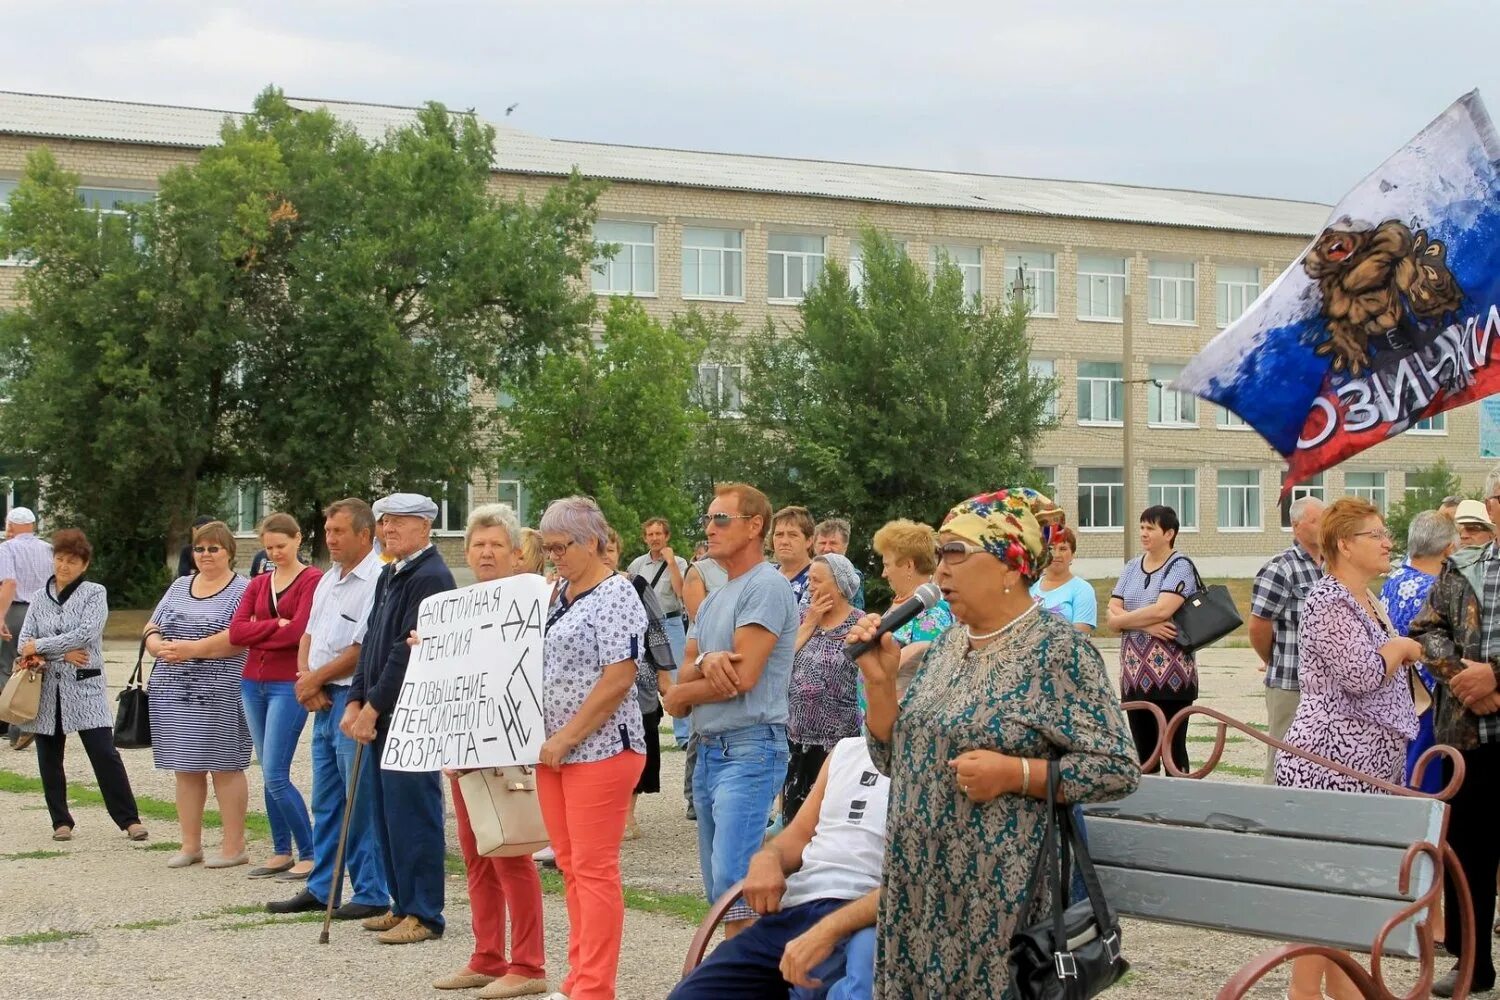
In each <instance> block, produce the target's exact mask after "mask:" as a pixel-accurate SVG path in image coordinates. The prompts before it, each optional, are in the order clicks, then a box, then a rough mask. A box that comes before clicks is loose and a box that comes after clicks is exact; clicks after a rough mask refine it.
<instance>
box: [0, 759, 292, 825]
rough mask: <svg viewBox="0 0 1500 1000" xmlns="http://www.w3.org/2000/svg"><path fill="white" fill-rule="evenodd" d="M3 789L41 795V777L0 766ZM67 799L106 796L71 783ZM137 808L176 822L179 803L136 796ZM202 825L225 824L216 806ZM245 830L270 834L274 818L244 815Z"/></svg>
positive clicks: (94, 802) (85, 802) (89, 800)
mask: <svg viewBox="0 0 1500 1000" xmlns="http://www.w3.org/2000/svg"><path fill="white" fill-rule="evenodd" d="M0 792H15V793H17V794H24V795H40V794H42V779H41V778H32V777H29V776H27V775H24V774H17V773H16V772H15V771H8V770H3V769H0ZM68 801H69V802H70V803H72V804H73V805H79V806H103V805H104V796H103V795H101V794H100V793H99V789H97V788H94V787H92V786H89V785H70V786H69V787H68ZM135 806H136V811H137V812H139V813H140V814H141V818H142V819H159V820H164V821H166V822H170V823H175V822H177V803H175V802H168V801H167V800H166V799H158V798H154V797H152V796H150V795H137V796H136V797H135ZM203 825H204V826H206V827H213V828H215V829H219V828H222V827H223V826H224V819H223V817H221V816H220V815H219V811H218V810H217V809H205V810H203ZM245 831H246V832H247V833H258V834H260V835H261V836H262V837H269V836H270V835H271V821H270V820H268V819H266V814H265V813H258V812H252V813H250V814H249V815H248V816H246V817H245Z"/></svg>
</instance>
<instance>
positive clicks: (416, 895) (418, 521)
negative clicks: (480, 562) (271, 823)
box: [339, 493, 454, 944]
mask: <svg viewBox="0 0 1500 1000" xmlns="http://www.w3.org/2000/svg"><path fill="white" fill-rule="evenodd" d="M373 513H374V515H375V523H376V527H377V530H378V531H379V533H380V537H381V540H382V541H383V542H384V543H385V554H386V555H387V556H389V557H390V559H391V562H390V563H388V564H387V565H386V567H385V568H384V569H383V570H381V572H380V579H379V580H378V581H377V582H376V584H375V603H374V604H373V605H372V606H371V608H370V617H369V621H368V623H367V624H366V626H365V638H364V642H363V643H362V644H361V645H360V647H359V664H358V666H356V667H355V669H354V680H353V681H352V682H351V683H350V685H349V698H348V703H347V707H346V708H345V709H344V718H343V722H342V723H341V725H340V727H339V728H340V729H341V730H342V731H343V732H344V734H345V735H347V736H349V737H350V738H351V739H355V740H358V741H359V742H361V743H364V744H367V745H369V746H370V749H371V750H372V751H373V752H374V754H375V758H376V759H375V761H374V765H375V768H376V771H375V779H376V780H375V781H374V782H373V783H372V784H373V786H374V788H373V791H374V795H375V822H376V825H377V827H378V828H379V829H380V834H381V836H380V840H381V845H380V846H381V854H382V860H383V861H384V865H385V875H386V886H387V887H388V888H389V890H390V893H391V910H390V912H389V913H387V914H385V915H384V916H379V917H370V918H369V919H367V920H365V921H364V927H365V929H366V930H371V931H380V932H381V933H380V941H381V943H382V944H415V943H416V942H418V941H428V940H432V939H434V938H439V937H442V935H443V927H444V924H443V880H444V878H445V877H446V876H445V874H444V870H443V861H444V855H445V851H446V843H445V841H444V837H443V785H442V776H441V775H440V774H438V772H436V771H426V772H412V771H387V770H384V769H382V768H380V759H381V758H382V757H383V756H384V753H385V742H386V737H387V736H388V735H389V733H390V718H391V711H392V709H394V708H395V707H396V699H397V697H398V696H399V695H400V693H401V685H402V682H404V681H405V679H406V666H407V662H408V660H409V659H410V657H411V647H410V646H408V645H407V644H406V637H407V635H409V634H410V633H411V631H412V630H413V629H415V628H416V627H417V611H418V609H419V608H420V606H421V604H422V601H423V600H425V599H426V598H428V597H431V596H432V595H433V594H440V593H442V592H443V591H445V590H452V589H453V588H454V583H453V574H452V573H451V572H449V570H448V567H447V565H446V564H445V563H444V562H443V559H442V556H440V555H439V554H438V551H437V549H436V548H435V547H434V546H433V544H432V522H433V520H434V519H435V518H436V517H437V515H438V507H437V504H435V503H433V502H432V500H430V499H429V498H427V497H425V496H422V495H420V494H417V493H393V494H391V495H390V496H388V497H385V498H383V499H380V500H377V501H375V506H374V509H373Z"/></svg>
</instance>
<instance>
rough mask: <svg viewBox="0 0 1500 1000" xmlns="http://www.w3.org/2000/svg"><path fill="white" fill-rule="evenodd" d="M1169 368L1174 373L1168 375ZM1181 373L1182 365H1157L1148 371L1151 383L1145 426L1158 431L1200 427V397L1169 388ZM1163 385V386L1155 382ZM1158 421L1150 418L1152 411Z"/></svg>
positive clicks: (1148, 390)
mask: <svg viewBox="0 0 1500 1000" xmlns="http://www.w3.org/2000/svg"><path fill="white" fill-rule="evenodd" d="M1169 369H1170V371H1171V374H1168V370H1169ZM1181 374H1182V365H1169V364H1155V365H1151V366H1150V368H1149V369H1148V377H1149V378H1150V379H1151V382H1150V383H1148V384H1147V386H1146V426H1147V427H1153V428H1159V429H1179V430H1180V429H1186V428H1194V429H1196V428H1197V426H1198V398H1197V397H1196V396H1194V395H1193V394H1192V393H1190V392H1178V391H1177V390H1176V389H1169V388H1167V383H1168V382H1170V381H1171V380H1172V379H1175V378H1176V377H1177V376H1179V375H1181ZM1158 382H1160V383H1161V385H1157V384H1156V383H1158ZM1153 407H1154V408H1155V409H1156V411H1157V412H1156V419H1155V420H1152V419H1151V410H1152V408H1153Z"/></svg>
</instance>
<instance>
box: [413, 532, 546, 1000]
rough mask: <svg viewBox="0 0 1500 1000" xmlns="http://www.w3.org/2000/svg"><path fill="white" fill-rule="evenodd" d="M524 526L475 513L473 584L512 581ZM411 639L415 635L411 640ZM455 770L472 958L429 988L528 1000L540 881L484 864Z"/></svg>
mask: <svg viewBox="0 0 1500 1000" xmlns="http://www.w3.org/2000/svg"><path fill="white" fill-rule="evenodd" d="M520 542H521V525H520V523H519V522H517V520H516V515H515V514H514V513H513V512H512V511H511V509H510V508H509V507H507V506H506V505H505V504H502V503H492V504H486V505H484V506H483V507H476V508H474V512H473V513H472V514H470V515H469V524H468V529H467V531H466V532H465V533H464V561H465V562H467V563H468V564H469V569H470V570H472V571H473V573H474V580H475V582H477V583H489V582H490V581H492V580H499V579H501V578H502V577H507V576H511V575H512V574H514V573H517V572H524V570H521V569H520V566H521V561H522V559H523V558H524V553H523V552H522V550H521V546H520ZM413 638H415V635H413ZM458 775H459V772H457V771H449V772H448V781H449V784H450V786H451V788H452V790H453V813H454V818H455V819H456V820H457V826H458V843H459V847H461V848H462V849H463V854H464V867H465V868H466V869H467V871H468V877H469V912H470V916H471V918H472V921H473V924H474V954H473V955H472V956H470V958H469V962H468V964H467V965H465V966H464V967H463V968H462V969H459V970H458V971H457V972H453V973H449V974H448V975H446V976H443V977H442V978H441V979H439V980H437V981H436V982H434V983H433V984H432V985H433V986H435V987H437V988H438V989H440V990H468V989H473V988H474V987H476V986H482V987H484V988H483V989H481V990H480V991H479V993H478V994H477V995H478V996H480V997H483V998H485V1000H491V998H494V997H525V996H534V995H535V994H538V993H545V992H547V971H546V969H545V968H543V966H545V965H546V963H547V951H546V949H545V948H544V947H543V945H542V878H541V876H540V875H538V874H537V870H536V865H535V864H534V863H532V860H531V858H529V857H527V856H524V855H523V856H521V857H518V858H487V857H484V856H483V855H481V854H480V853H479V847H478V845H477V844H476V842H475V839H474V828H473V827H472V826H471V825H470V823H469V812H468V810H467V809H466V808H464V797H463V794H462V793H461V792H460V791H459V788H458ZM507 913H508V914H509V915H510V956H509V957H508V958H507V957H506V954H505V917H506V914H507Z"/></svg>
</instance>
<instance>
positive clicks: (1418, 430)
mask: <svg viewBox="0 0 1500 1000" xmlns="http://www.w3.org/2000/svg"><path fill="white" fill-rule="evenodd" d="M1423 424H1426V425H1427V426H1426V427H1423V426H1422V425H1423ZM1406 433H1408V434H1419V435H1421V436H1423V437H1447V436H1448V411H1447V410H1444V411H1443V412H1442V413H1434V414H1433V415H1432V416H1430V417H1428V418H1427V419H1426V420H1418V421H1417V422H1416V423H1414V424H1412V425H1411V428H1410V429H1409V430H1408V431H1407V432H1406Z"/></svg>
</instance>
